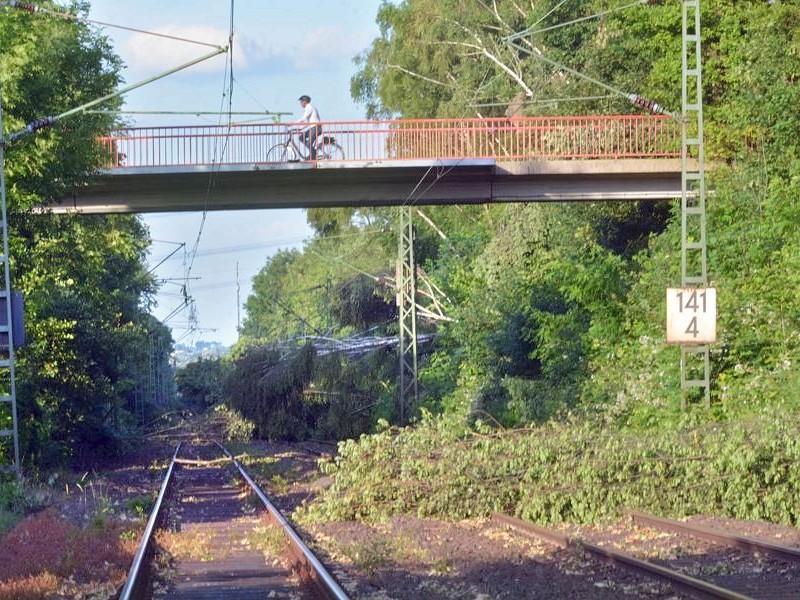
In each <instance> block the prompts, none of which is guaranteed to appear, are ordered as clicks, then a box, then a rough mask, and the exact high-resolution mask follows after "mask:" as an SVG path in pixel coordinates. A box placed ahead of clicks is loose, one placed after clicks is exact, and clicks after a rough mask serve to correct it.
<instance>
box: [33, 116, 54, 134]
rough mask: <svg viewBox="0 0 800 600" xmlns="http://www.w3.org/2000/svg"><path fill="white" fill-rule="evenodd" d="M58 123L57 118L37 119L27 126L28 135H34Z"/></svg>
mask: <svg viewBox="0 0 800 600" xmlns="http://www.w3.org/2000/svg"><path fill="white" fill-rule="evenodd" d="M55 122H56V118H55V117H44V118H43V119H36V120H35V121H31V122H30V123H28V124H27V125H26V126H25V131H26V133H33V132H35V131H39V130H40V129H44V128H45V127H50V126H51V125H54V124H55Z"/></svg>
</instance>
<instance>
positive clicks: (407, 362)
mask: <svg viewBox="0 0 800 600" xmlns="http://www.w3.org/2000/svg"><path fill="white" fill-rule="evenodd" d="M398 212H399V218H398V231H397V310H398V311H399V313H400V314H399V317H400V323H399V325H400V347H399V352H400V395H399V399H398V417H399V419H400V423H402V424H405V423H406V421H407V419H408V418H409V417H410V416H411V414H412V412H413V411H414V409H415V408H416V406H417V400H418V398H419V387H418V384H417V303H416V300H417V298H416V297H417V277H416V265H415V264H414V225H413V222H412V218H411V214H412V207H411V206H408V205H406V206H401V207H400V209H399V211H398Z"/></svg>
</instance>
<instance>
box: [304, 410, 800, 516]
mask: <svg viewBox="0 0 800 600" xmlns="http://www.w3.org/2000/svg"><path fill="white" fill-rule="evenodd" d="M798 417H800V413H798V412H794V413H791V414H787V413H783V412H782V413H780V415H779V413H777V412H769V413H766V414H765V415H764V416H762V417H759V418H753V419H751V420H747V421H742V422H740V423H735V424H734V423H731V424H726V425H722V424H720V425H718V426H716V427H713V428H710V427H707V426H706V425H705V424H704V423H703V420H704V419H700V420H699V421H698V420H696V419H693V418H692V417H691V416H689V417H687V418H685V419H683V421H682V422H681V423H679V424H677V425H674V426H670V427H664V428H662V429H659V430H653V431H651V432H650V434H649V435H647V436H641V435H638V434H636V433H632V432H629V431H625V430H618V429H615V428H610V427H608V426H607V425H606V424H604V423H603V422H602V421H591V420H584V421H583V422H581V423H577V422H573V423H568V424H564V425H557V424H550V425H547V426H543V427H537V428H534V429H530V430H522V431H509V432H501V433H497V432H495V433H488V432H486V431H484V432H480V433H468V432H465V431H464V430H463V428H462V427H461V426H460V425H458V424H457V423H456V422H453V420H452V419H443V418H438V419H432V420H428V421H426V422H424V423H423V424H421V425H420V426H418V427H416V428H414V429H411V428H408V429H403V430H392V429H385V430H384V431H382V432H381V433H379V434H375V435H371V436H364V437H362V438H361V439H360V440H358V441H353V440H351V441H347V442H343V443H340V445H339V454H338V456H337V458H336V459H335V461H334V462H332V463H326V464H325V465H323V468H324V469H325V471H326V472H329V473H332V474H334V475H335V483H334V485H333V486H331V487H330V488H328V489H327V490H326V491H325V492H323V494H322V498H321V501H320V502H318V503H317V504H314V505H312V506H311V507H310V508H309V509H308V511H307V514H306V516H307V517H309V518H314V519H318V518H324V519H333V520H342V519H366V520H380V519H382V518H385V517H389V516H392V515H396V514H402V513H414V514H417V515H418V516H422V517H425V516H433V517H441V518H451V519H460V518H474V517H485V516H488V515H489V514H490V513H491V512H493V511H503V512H508V513H512V514H516V515H518V516H520V517H522V518H524V519H528V520H532V521H535V522H539V523H545V524H552V523H560V522H564V521H571V522H574V523H589V522H596V521H599V520H606V519H613V518H616V517H618V516H619V513H620V511H621V510H622V509H623V508H636V509H639V510H645V511H650V512H654V513H657V514H667V515H674V516H683V515H686V514H697V513H702V514H716V515H720V516H728V517H733V518H740V519H764V520H769V521H773V522H780V523H786V524H792V525H794V524H797V523H798V522H800V511H798V507H800V502H799V501H800V496H798V490H800V479H798V477H800V473H798V471H797V469H794V468H793V465H794V464H796V461H797V460H798V458H800V442H798V438H797V436H796V435H795V431H796V428H797V425H798V423H799V421H798Z"/></svg>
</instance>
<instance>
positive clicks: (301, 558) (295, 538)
mask: <svg viewBox="0 0 800 600" xmlns="http://www.w3.org/2000/svg"><path fill="white" fill-rule="evenodd" d="M214 443H215V444H216V445H217V446H219V448H220V449H221V450H222V452H224V453H225V455H226V456H227V457H228V458H229V459H230V460H231V462H232V463H233V465H234V466H235V467H236V468H237V469H238V470H239V474H240V475H241V476H242V478H243V479H244V480H245V481H246V482H247V483H248V485H249V486H250V487H251V488H252V489H253V491H254V492H255V493H256V495H257V496H258V497H259V499H260V500H261V502H262V503H263V504H264V506H265V507H266V509H267V511H268V512H269V516H270V518H271V519H272V520H273V521H275V522H276V523H277V524H278V525H280V527H281V528H282V529H283V532H284V534H285V535H286V537H287V538H288V540H289V542H290V545H291V548H292V554H293V555H294V557H295V559H296V562H295V564H293V565H292V568H293V570H296V571H297V572H298V574H299V576H300V578H301V579H309V580H311V581H313V582H314V584H315V585H316V586H317V588H318V589H319V591H320V592H321V593H322V594H323V595H324V596H325V597H326V598H329V599H330V600H349V596H348V595H347V594H346V593H345V591H344V590H343V589H342V588H341V586H339V584H338V583H337V582H336V580H335V579H334V578H333V576H332V575H331V574H330V573H329V572H328V570H327V569H326V568H325V566H324V565H323V564H322V563H321V562H320V560H319V559H318V558H317V557H316V556H315V555H314V553H313V552H311V550H310V549H309V548H308V546H306V544H305V543H304V542H303V540H302V539H301V538H300V536H299V535H298V534H297V532H296V531H295V530H294V528H293V527H292V525H291V524H290V523H289V521H287V520H286V518H285V517H284V516H283V515H282V514H281V512H280V511H279V510H278V509H277V508H276V507H275V505H273V504H272V502H270V500H269V498H267V496H266V494H265V493H264V492H263V491H262V489H261V488H260V487H259V485H258V484H257V483H256V482H255V481H254V480H253V478H252V477H250V475H249V474H248V472H247V471H246V470H245V469H244V467H242V465H241V464H240V463H239V461H238V460H236V459H235V458H234V457H233V455H232V454H231V453H230V452H228V450H227V449H226V448H225V447H224V446H223V445H222V444H220V443H219V442H216V441H215V442H214Z"/></svg>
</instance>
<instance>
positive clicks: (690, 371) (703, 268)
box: [681, 0, 711, 408]
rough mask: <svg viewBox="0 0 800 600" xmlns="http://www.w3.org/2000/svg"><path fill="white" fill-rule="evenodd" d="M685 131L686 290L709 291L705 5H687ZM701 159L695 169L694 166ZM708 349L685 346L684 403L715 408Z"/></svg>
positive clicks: (691, 1) (688, 1) (689, 1)
mask: <svg viewBox="0 0 800 600" xmlns="http://www.w3.org/2000/svg"><path fill="white" fill-rule="evenodd" d="M682 5H683V28H682V52H681V54H682V101H681V107H682V115H683V123H682V127H681V162H682V175H681V287H684V288H687V287H707V286H708V261H707V256H708V252H707V239H706V181H705V148H704V144H703V72H702V56H701V39H700V0H683V2H682ZM690 159H696V165H697V167H696V169H695V168H693V167H692V165H691V164H690ZM710 370H711V369H710V357H709V347H708V345H701V346H686V345H682V346H681V404H682V406H683V407H684V408H685V407H686V403H687V400H688V399H690V398H691V397H693V396H696V395H697V394H695V393H694V392H693V390H702V395H703V397H704V399H705V404H706V406H710V404H711V391H710Z"/></svg>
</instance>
